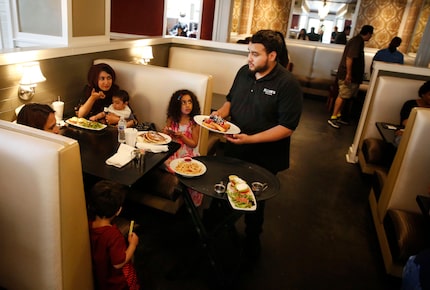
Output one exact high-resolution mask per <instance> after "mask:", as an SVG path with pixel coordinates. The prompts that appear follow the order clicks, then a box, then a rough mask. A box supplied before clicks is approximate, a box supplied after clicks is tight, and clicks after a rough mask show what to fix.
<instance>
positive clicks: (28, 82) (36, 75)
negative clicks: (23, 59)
mask: <svg viewBox="0 0 430 290" xmlns="http://www.w3.org/2000/svg"><path fill="white" fill-rule="evenodd" d="M44 81H46V78H45V76H44V75H43V74H42V71H41V70H40V66H39V62H37V61H35V62H29V63H25V64H23V65H22V78H21V80H20V81H19V88H18V97H19V98H20V99H22V100H24V101H27V100H30V99H31V98H33V96H34V93H35V92H36V86H37V83H40V82H44Z"/></svg>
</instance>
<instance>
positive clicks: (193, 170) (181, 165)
mask: <svg viewBox="0 0 430 290" xmlns="http://www.w3.org/2000/svg"><path fill="white" fill-rule="evenodd" d="M170 168H171V169H172V170H173V171H174V172H175V173H177V174H179V175H182V176H184V177H195V176H200V175H203V174H205V172H206V166H205V165H204V164H203V163H202V162H200V161H198V160H195V159H192V158H191V157H185V158H177V159H173V160H172V161H171V162H170Z"/></svg>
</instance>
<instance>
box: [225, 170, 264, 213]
mask: <svg viewBox="0 0 430 290" xmlns="http://www.w3.org/2000/svg"><path fill="white" fill-rule="evenodd" d="M228 180H229V182H228V184H227V190H226V193H227V197H228V201H229V202H230V204H231V206H232V207H233V208H234V209H237V210H246V211H254V210H256V209H257V201H256V199H255V195H254V193H253V192H252V190H251V188H250V187H249V185H248V184H247V183H246V181H245V180H243V179H241V178H240V177H238V176H236V175H230V176H229V177H228Z"/></svg>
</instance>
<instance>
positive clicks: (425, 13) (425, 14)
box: [409, 0, 430, 52]
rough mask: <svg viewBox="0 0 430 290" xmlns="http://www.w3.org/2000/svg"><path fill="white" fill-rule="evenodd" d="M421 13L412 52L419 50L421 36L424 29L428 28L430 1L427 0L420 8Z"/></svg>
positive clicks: (412, 43) (414, 35)
mask: <svg viewBox="0 0 430 290" xmlns="http://www.w3.org/2000/svg"><path fill="white" fill-rule="evenodd" d="M420 12H421V15H420V17H419V19H418V22H417V26H416V29H415V31H414V32H413V39H412V42H411V48H410V49H409V51H410V52H417V51H418V47H419V45H420V42H421V38H422V36H423V34H424V30H425V28H426V25H427V22H428V21H429V20H430V1H428V0H427V1H426V2H425V3H424V6H423V9H422V10H420Z"/></svg>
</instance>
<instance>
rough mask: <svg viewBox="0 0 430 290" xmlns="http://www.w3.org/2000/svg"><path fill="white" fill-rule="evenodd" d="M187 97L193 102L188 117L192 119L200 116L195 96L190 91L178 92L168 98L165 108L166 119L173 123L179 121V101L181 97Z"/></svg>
mask: <svg viewBox="0 0 430 290" xmlns="http://www.w3.org/2000/svg"><path fill="white" fill-rule="evenodd" d="M185 95H189V96H190V97H191V101H192V102H193V109H192V110H191V112H190V117H191V119H193V117H194V116H196V115H200V104H199V101H198V100H197V97H196V95H195V94H194V93H193V92H191V91H190V90H178V91H176V92H174V93H173V95H172V97H171V98H170V102H169V106H168V107H167V118H170V119H171V120H172V121H174V122H179V121H180V119H181V114H182V113H181V105H182V103H181V99H182V96H185Z"/></svg>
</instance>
